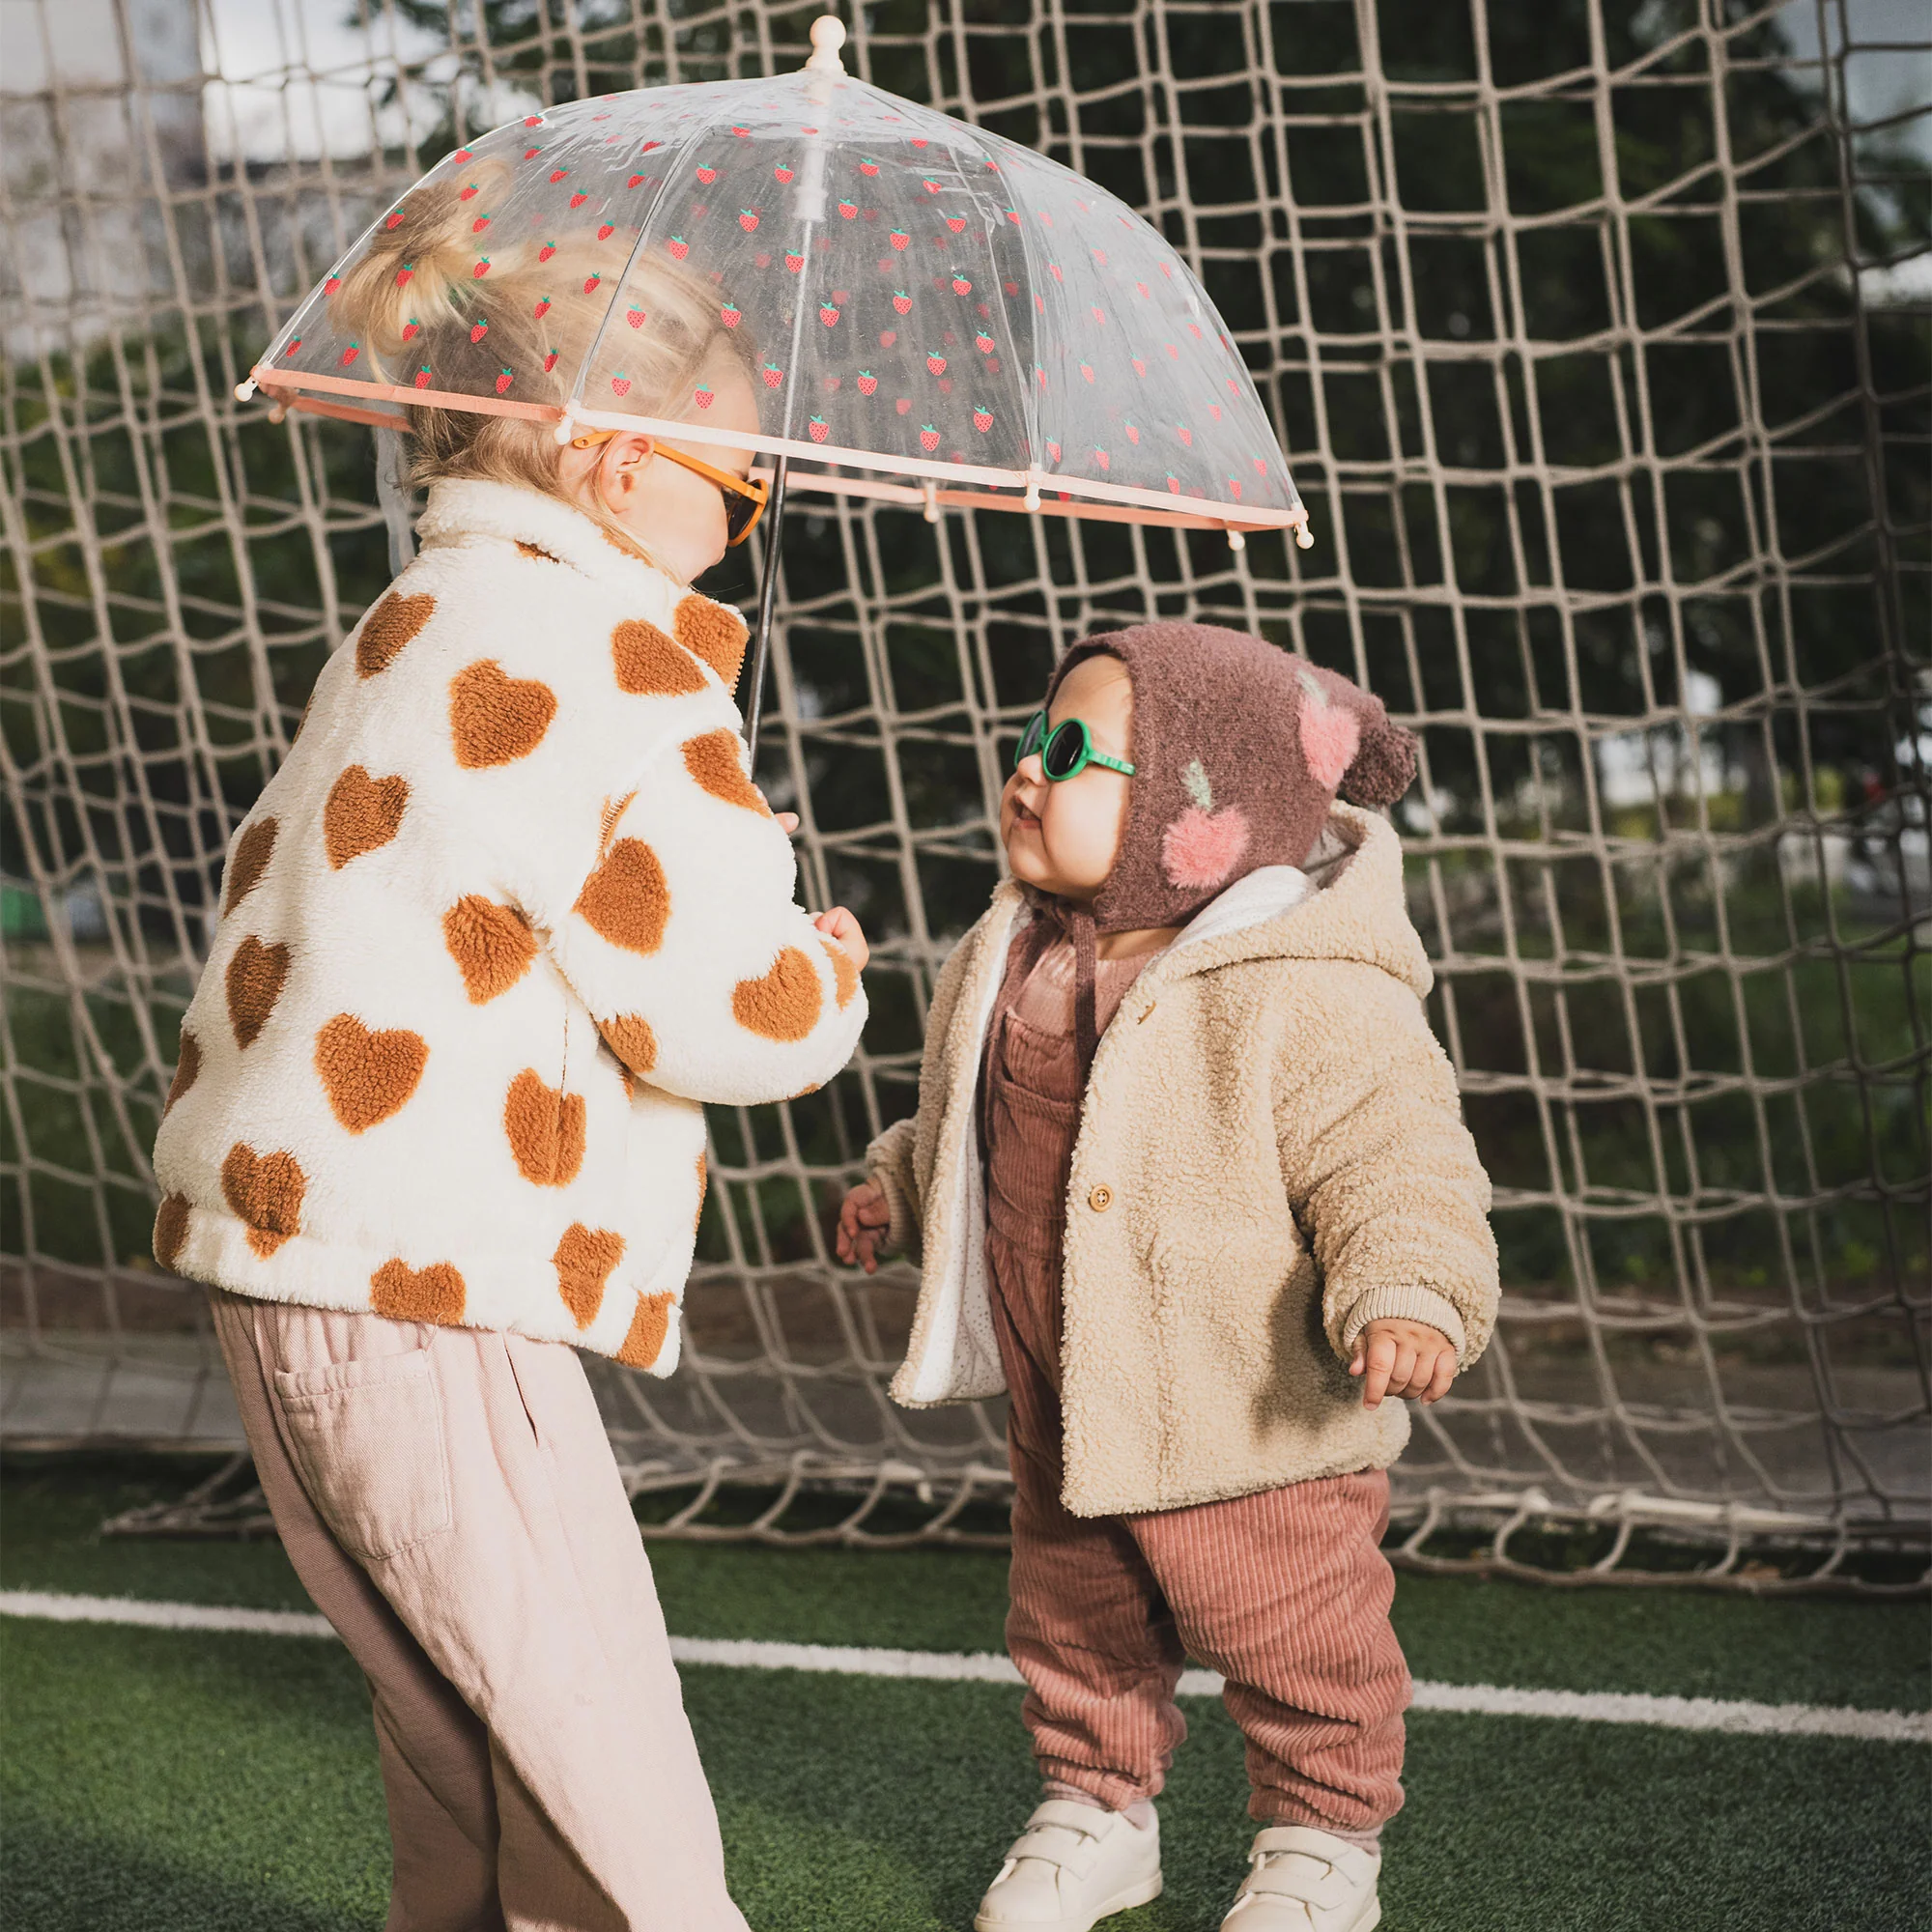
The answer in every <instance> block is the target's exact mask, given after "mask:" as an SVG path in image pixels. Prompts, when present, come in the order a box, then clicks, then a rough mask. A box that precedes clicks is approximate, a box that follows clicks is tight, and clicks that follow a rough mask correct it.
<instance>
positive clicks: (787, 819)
mask: <svg viewBox="0 0 1932 1932" xmlns="http://www.w3.org/2000/svg"><path fill="white" fill-rule="evenodd" d="M752 789H753V791H754V792H757V794H758V803H759V804H760V805H762V806H763V807H764V808H765V810H767V811H772V802H771V800H770V799H768V798H767V797H766V796H765V794H764V792H763V790H762V789H761V788H760V787H759V786H757V785H753V787H752ZM772 818H773V820H774V821H775V822H776V823H777V825H778V828H779V830H780V831H781V832H782V833H783V834H784V836H785V837H786V838H790V837H791V835H792V834H793V833H794V832H796V831H797V830H798V813H797V812H795V811H772Z"/></svg>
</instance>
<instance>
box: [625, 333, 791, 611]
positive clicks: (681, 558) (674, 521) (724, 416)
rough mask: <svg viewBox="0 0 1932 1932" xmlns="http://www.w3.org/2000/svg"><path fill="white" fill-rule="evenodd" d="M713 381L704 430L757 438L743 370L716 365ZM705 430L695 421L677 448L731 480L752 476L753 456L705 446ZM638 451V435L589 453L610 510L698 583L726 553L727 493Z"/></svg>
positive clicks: (673, 568)
mask: <svg viewBox="0 0 1932 1932" xmlns="http://www.w3.org/2000/svg"><path fill="white" fill-rule="evenodd" d="M708 382H709V386H710V387H711V390H712V392H713V399H712V403H711V407H710V409H709V410H708V411H707V412H706V413H705V423H704V430H712V429H723V430H732V431H736V432H740V433H755V432H756V430H757V428H758V406H757V403H756V401H755V399H754V398H753V393H752V385H751V383H750V382H749V380H747V378H746V376H745V373H744V371H743V370H742V369H739V368H738V367H736V366H735V365H733V366H731V367H729V368H726V369H717V368H714V369H713V370H712V372H711V373H710V375H709V377H708ZM704 430H700V429H699V428H698V427H697V426H696V424H695V423H694V424H693V425H692V433H691V435H690V436H688V437H684V436H680V437H677V438H675V439H674V440H675V443H676V446H677V447H678V448H679V449H680V450H682V451H683V452H684V454H685V455H687V456H695V457H696V458H697V459H698V460H699V461H700V462H703V463H708V464H710V465H711V466H712V468H713V469H725V470H728V471H729V472H730V473H731V474H732V475H733V476H746V475H749V474H750V473H751V469H752V463H753V458H752V455H751V453H750V452H749V451H747V450H743V449H731V448H727V447H726V446H725V444H724V443H715V442H706V441H705V440H703V438H704ZM639 446H640V445H639V439H638V438H635V437H633V438H619V439H618V440H616V441H615V442H612V443H609V444H606V445H603V446H602V447H600V448H597V449H593V450H592V451H591V452H590V455H591V457H592V459H593V460H594V467H595V471H596V479H597V487H598V488H599V489H600V491H601V493H602V495H603V498H604V503H605V507H606V508H607V509H609V510H610V511H611V514H612V515H613V516H614V517H615V518H616V519H617V521H618V522H619V523H621V524H622V525H623V526H625V528H626V529H629V530H632V531H634V532H635V533H636V534H637V537H638V539H639V542H641V543H642V544H643V546H644V547H645V549H646V550H648V551H649V552H650V553H651V554H652V555H653V556H655V557H657V558H659V559H660V560H661V561H662V562H663V564H664V566H665V568H666V569H667V570H668V571H670V572H671V573H672V574H673V575H674V576H675V577H677V578H678V579H679V580H680V581H681V582H685V583H691V582H695V581H696V579H698V578H699V577H701V576H703V574H704V573H705V572H706V571H707V570H709V569H710V568H711V566H712V565H713V564H714V563H716V562H717V561H718V560H719V558H720V557H722V556H723V555H724V554H725V537H726V534H727V532H726V528H725V496H724V492H723V491H721V490H720V489H719V487H718V485H717V484H716V483H713V482H712V481H710V480H709V478H707V477H703V476H700V475H698V474H697V473H696V471H695V470H690V469H684V468H683V467H682V466H681V465H679V464H675V463H654V462H652V461H651V460H650V457H649V455H642V456H641V457H639V453H638V452H639ZM607 452H608V454H607Z"/></svg>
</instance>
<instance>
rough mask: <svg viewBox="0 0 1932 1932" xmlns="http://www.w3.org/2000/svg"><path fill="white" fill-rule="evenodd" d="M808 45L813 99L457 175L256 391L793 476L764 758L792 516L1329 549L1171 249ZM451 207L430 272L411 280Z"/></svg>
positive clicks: (1042, 166)
mask: <svg viewBox="0 0 1932 1932" xmlns="http://www.w3.org/2000/svg"><path fill="white" fill-rule="evenodd" d="M811 39H812V43H813V47H814V52H813V54H812V56H811V58H810V61H809V62H808V63H807V65H806V67H805V68H804V69H803V70H802V71H798V72H795V73H791V74H786V75H782V76H779V77H776V78H772V79H757V80H734V81H712V82H706V83H702V84H694V85H684V86H668V87H658V88H646V89H639V90H637V91H634V92H631V93H626V94H615V95H605V96H601V97H598V98H596V99H586V100H579V101H573V102H571V103H569V104H568V105H565V106H562V107H556V108H552V109H549V110H547V111H545V112H544V113H541V114H533V115H529V116H527V117H526V118H524V119H523V120H520V121H517V122H514V123H512V124H510V125H509V126H506V127H503V128H497V129H496V130H495V131H494V132H493V133H490V134H487V135H485V136H483V137H481V138H480V139H478V140H477V141H475V142H473V143H472V144H471V145H470V146H469V147H467V148H459V149H458V150H456V151H455V152H454V153H453V154H451V155H449V156H445V157H444V159H443V160H441V161H440V162H439V163H438V164H437V166H436V167H435V168H433V169H431V170H430V172H429V174H428V175H426V176H425V177H424V178H423V181H422V182H420V183H418V184H417V185H416V186H415V187H414V188H412V189H411V190H410V192H409V194H407V195H405V196H404V197H403V198H402V199H401V201H399V202H398V203H397V204H396V206H395V207H393V208H391V209H389V210H388V211H386V212H385V213H384V214H383V215H382V216H380V217H378V219H377V220H376V221H375V222H374V223H373V224H372V225H371V227H370V228H369V230H368V232H367V233H365V234H364V235H363V236H362V237H361V238H359V239H358V240H357V241H356V242H355V244H354V246H352V247H351V249H350V250H349V252H348V253H347V254H346V255H345V256H344V257H343V259H342V260H341V261H340V262H339V263H337V264H336V266H335V268H334V269H333V270H332V271H331V272H330V274H329V275H328V276H327V279H326V280H325V281H324V282H323V284H322V285H321V287H319V288H317V289H315V290H314V291H312V292H311V293H310V295H309V296H308V297H307V298H305V299H304V300H303V302H302V303H301V305H300V307H299V308H298V310H297V311H296V313H295V315H294V316H293V317H292V318H291V320H290V322H289V324H288V326H287V327H285V328H284V329H283V331H282V333H281V334H280V336H278V337H277V339H276V340H275V342H274V344H273V346H272V347H271V348H270V352H269V353H268V354H267V355H265V356H263V358H262V359H261V361H260V362H259V363H258V364H257V365H256V366H255V368H254V370H253V371H252V374H251V376H250V379H249V382H247V383H244V384H242V387H241V393H242V394H243V396H244V397H245V396H246V395H247V394H249V393H251V392H252V390H253V389H254V388H255V387H257V386H259V388H260V389H261V390H262V391H263V392H264V393H266V394H267V395H268V396H270V398H271V399H272V400H274V401H275V402H277V403H279V404H281V405H284V406H286V407H292V408H296V409H303V410H310V411H316V412H322V413H325V414H333V415H342V416H348V417H350V418H352V419H353V420H357V421H366V422H372V423H376V424H381V425H388V426H393V427H403V426H405V418H404V417H403V414H402V407H403V406H404V405H408V404H430V405H434V406H437V407H440V408H443V409H459V410H475V411H482V412H490V413H495V414H511V415H523V416H529V417H536V418H540V419H544V420H548V421H552V422H554V424H555V435H556V437H557V440H559V441H564V440H569V438H571V437H572V436H573V435H581V434H583V433H585V432H587V431H591V430H597V429H620V430H638V431H642V432H644V433H646V434H650V435H655V436H662V437H665V438H668V439H672V440H678V439H683V440H696V441H699V442H703V443H714V444H724V445H725V446H727V447H732V448H740V449H747V450H750V451H753V452H754V453H756V454H758V455H762V456H765V457H769V458H772V459H775V461H774V463H773V466H772V506H771V509H770V511H769V512H768V523H769V529H768V533H767V539H766V542H767V556H768V558H769V559H771V561H769V562H768V564H767V568H766V573H765V582H764V585H763V592H762V595H761V598H760V606H759V620H758V636H757V645H756V650H755V653H754V657H753V688H752V693H751V696H750V702H749V705H748V712H749V717H750V729H751V736H752V739H753V745H754V746H755V742H756V733H757V721H758V713H759V707H760V701H761V696H762V692H763V687H764V669H765V659H766V653H767V648H768V641H769V634H770V626H771V612H772V596H773V588H774V579H775V572H776V557H777V554H778V543H777V539H778V534H779V525H780V519H781V516H782V513H783V497H784V493H785V491H786V489H787V488H790V489H792V490H798V489H810V490H814V491H832V492H835V493H839V494H844V495H849V496H859V497H874V498H884V499H886V500H889V501H902V502H905V503H908V504H911V505H922V504H923V506H924V509H925V512H926V514H927V515H928V516H933V515H935V514H937V512H938V511H939V510H940V509H942V508H944V507H948V506H961V507H974V508H981V507H996V508H1008V509H1013V510H1024V511H1031V512H1036V513H1040V514H1057V515H1070V516H1077V517H1083V518H1097V519H1103V520H1108V521H1125V522H1141V523H1158V524H1166V525H1171V526H1180V527H1187V528H1204V527H1205V528H1215V529H1222V530H1225V531H1226V532H1227V533H1228V538H1229V541H1230V543H1231V544H1234V545H1235V546H1236V547H1238V546H1239V545H1240V543H1241V541H1242V533H1243V532H1245V531H1251V530H1256V529H1270V528H1282V529H1288V530H1292V531H1293V535H1294V539H1295V541H1296V542H1297V543H1298V544H1300V545H1302V546H1303V547H1304V548H1305V547H1306V546H1307V544H1308V543H1309V541H1310V538H1309V536H1308V530H1307V522H1308V519H1307V512H1306V510H1305V509H1304V508H1303V507H1302V503H1301V499H1300V497H1298V496H1297V495H1296V493H1295V488H1294V484H1293V480H1292V479H1291V477H1290V475H1289V471H1288V464H1287V461H1286V459H1285V458H1284V456H1283V455H1282V452H1281V449H1280V447H1279V445H1278V444H1277V443H1276V440H1275V437H1274V432H1273V430H1272V429H1271V428H1270V426H1269V423H1268V419H1267V415H1266V412H1264V409H1263V407H1262V404H1261V399H1260V397H1259V396H1258V395H1257V394H1256V392H1255V386H1254V383H1253V380H1252V378H1251V377H1250V376H1249V374H1248V371H1247V368H1246V366H1245V364H1244V363H1243V362H1242V360H1241V357H1240V355H1239V354H1238V353H1237V351H1236V348H1235V345H1234V343H1233V341H1232V340H1231V339H1230V337H1229V334H1228V331H1227V329H1226V328H1225V327H1224V326H1223V324H1222V322H1221V318H1220V317H1219V315H1217V314H1216V312H1215V310H1214V307H1213V304H1212V303H1211V302H1210V301H1209V300H1208V297H1207V295H1206V293H1205V292H1204V291H1203V290H1202V288H1201V285H1200V284H1199V282H1197V281H1196V280H1195V278H1194V275H1193V274H1192V272H1191V271H1190V270H1189V269H1188V268H1187V266H1186V264H1185V263H1184V262H1183V261H1182V260H1181V259H1180V257H1179V255H1178V254H1176V252H1175V251H1174V249H1173V248H1172V247H1170V246H1169V245H1168V243H1167V242H1166V241H1164V240H1163V239H1162V238H1161V237H1160V235H1158V234H1157V233H1156V232H1155V231H1154V230H1153V229H1152V228H1151V227H1150V226H1149V225H1148V224H1147V223H1146V222H1145V221H1143V220H1142V219H1141V218H1140V217H1139V216H1138V215H1137V214H1135V213H1133V211H1132V210H1130V209H1129V208H1127V207H1126V205H1125V204H1124V203H1122V202H1121V201H1119V200H1117V199H1116V198H1115V197H1114V196H1113V195H1110V194H1108V193H1107V192H1106V191H1105V190H1104V189H1102V188H1099V187H1096V186H1094V184H1093V183H1091V182H1089V181H1087V180H1085V179H1084V178H1082V177H1081V176H1079V175H1076V174H1074V173H1072V172H1071V171H1069V170H1068V169H1066V168H1064V167H1062V166H1060V165H1059V164H1058V163H1057V162H1054V161H1051V160H1048V159H1046V158H1045V157H1044V156H1040V155H1037V154H1036V153H1034V152H1033V151H1032V150H1031V149H1028V148H1023V147H1020V146H1018V145H1017V144H1015V143H1014V142H1011V141H1007V140H1003V139H1002V138H1000V137H999V136H998V135H995V134H989V133H986V132H984V131H983V130H981V129H979V128H970V127H968V126H966V125H965V124H964V123H962V122H959V121H955V120H953V119H952V118H951V117H950V116H947V115H944V114H940V113H938V112H936V111H934V110H933V109H930V108H925V107H921V106H918V105H916V104H915V103H913V102H911V101H908V100H903V99H899V98H898V97H897V96H895V95H892V94H887V93H885V92H883V91H882V90H880V89H878V88H875V87H871V86H869V85H867V84H866V83H865V82H862V81H859V80H855V79H853V78H851V77H850V76H849V75H847V74H846V73H845V71H844V70H843V68H842V66H841V65H840V63H839V60H838V47H839V46H840V44H841V43H843V40H844V28H843V27H842V25H841V24H840V23H839V22H838V20H837V19H834V18H832V17H830V16H828V17H825V18H822V19H820V20H818V21H816V22H815V23H814V24H813V27H812V30H811ZM424 210H430V211H434V213H435V219H436V221H437V223H438V239H437V240H436V241H435V244H434V245H435V253H436V261H435V263H434V264H432V263H431V262H430V261H429V259H428V257H427V256H425V257H424V258H423V260H422V261H421V262H420V264H418V263H417V262H414V261H412V260H410V259H407V246H406V244H407V243H408V241H409V237H410V235H411V233H412V229H411V226H410V224H411V223H412V221H416V222H417V223H418V225H420V224H421V222H422V220H423V219H424V218H425V217H424V216H423V215H422V213H421V211H424ZM452 215H454V216H455V217H456V218H455V219H454V220H452V219H451V218H450V217H451V216H452ZM429 245H430V244H429V243H428V242H426V243H425V246H426V247H427V246H429ZM399 248H403V249H404V251H405V253H404V256H403V257H399V256H398V253H397V251H398V249H399ZM453 258H455V259H453ZM371 270H377V271H378V272H379V279H380V280H381V282H382V287H381V289H380V290H379V291H378V293H379V294H380V296H381V297H382V298H383V300H382V303H381V308H382V315H383V320H382V321H381V322H380V323H377V324H371V323H370V322H369V320H368V318H369V315H370V304H369V301H368V299H367V292H368V288H369V284H370V281H371ZM553 282H554V284H555V286H554V287H553V286H552V283H553ZM354 291H360V292H361V294H362V299H361V300H360V301H359V303H358V304H356V313H355V315H353V316H352V315H346V314H345V313H344V310H345V307H346V306H348V305H349V304H348V303H347V295H348V293H350V292H354ZM700 309H701V310H702V314H701V316H700V314H699V310H700ZM418 310H420V311H421V313H418V312H417V311H418ZM714 311H715V317H714ZM700 322H701V324H702V325H704V326H705V327H708V328H710V330H711V332H712V336H713V339H714V340H715V339H716V334H717V330H719V329H723V330H725V331H731V332H732V333H733V334H734V335H735V337H736V344H737V346H738V348H739V350H740V362H741V366H746V367H749V369H750V371H751V372H752V378H753V380H752V382H751V389H750V397H749V400H747V399H746V398H745V397H743V396H739V397H737V398H734V399H726V398H725V397H723V396H721V395H720V393H719V392H718V386H717V384H716V383H715V381H713V380H711V379H710V378H709V377H707V376H706V374H705V373H704V370H705V368H707V367H709V366H714V365H712V364H708V363H706V362H705V361H704V359H703V352H702V349H701V347H700V348H699V350H698V351H697V352H696V359H695V360H694V359H693V358H690V357H687V358H686V361H685V363H684V365H683V366H680V365H679V357H678V354H677V347H678V344H679V343H680V342H691V341H696V342H698V343H700V345H701V342H702V340H703V336H704V327H699V324H700ZM358 324H359V326H357V325H358ZM452 325H453V326H452ZM727 419H728V420H727Z"/></svg>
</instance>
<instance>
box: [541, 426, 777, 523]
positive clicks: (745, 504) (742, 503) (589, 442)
mask: <svg viewBox="0 0 1932 1932" xmlns="http://www.w3.org/2000/svg"><path fill="white" fill-rule="evenodd" d="M622 434H624V432H623V431H621V430H614V429H594V430H588V431H586V432H585V433H584V434H583V435H582V436H574V437H572V438H571V439H570V446H571V448H572V449H593V448H595V447H596V445H597V444H598V443H600V442H609V441H610V440H611V438H612V437H613V436H620V435H622ZM651 447H652V450H653V452H654V453H655V454H657V455H659V456H662V457H663V458H664V459H665V460H666V461H667V462H668V463H675V464H676V465H677V467H678V468H679V469H689V470H690V471H691V472H692V474H693V475H695V476H701V477H703V478H704V480H705V481H706V482H707V483H715V484H717V486H718V488H719V489H720V490H721V491H722V492H723V493H724V496H725V543H726V544H727V545H730V546H736V545H738V544H741V543H743V542H744V541H745V539H746V538H747V537H748V536H750V535H751V534H752V532H753V530H754V529H756V528H757V527H758V519H759V518H760V517H762V516H763V515H764V514H765V504H766V502H767V500H768V499H769V498H770V496H771V485H770V484H769V483H768V482H767V481H766V480H765V479H764V477H762V476H759V477H755V478H753V477H749V476H733V475H732V474H731V472H730V471H729V470H728V469H719V468H718V466H717V465H716V464H714V463H706V462H704V461H702V460H701V459H700V458H698V457H696V456H687V455H686V454H685V453H684V451H683V450H681V449H673V448H672V447H671V446H670V444H669V443H668V442H655V441H654V442H653V443H652V445H651Z"/></svg>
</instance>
